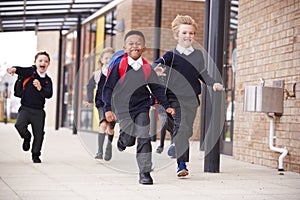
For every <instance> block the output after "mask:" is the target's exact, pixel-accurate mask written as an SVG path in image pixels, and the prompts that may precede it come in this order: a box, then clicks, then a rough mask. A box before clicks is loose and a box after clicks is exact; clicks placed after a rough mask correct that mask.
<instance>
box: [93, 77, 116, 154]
mask: <svg viewBox="0 0 300 200" xmlns="http://www.w3.org/2000/svg"><path fill="white" fill-rule="evenodd" d="M105 81H106V76H105V75H104V74H103V72H101V75H100V78H99V81H98V85H97V91H96V95H95V106H96V108H97V110H98V114H99V125H100V124H101V123H102V121H104V120H106V119H105V112H104V102H103V101H102V91H103V86H104V83H105ZM115 125H116V122H115V121H114V122H109V123H108V126H109V127H110V128H111V129H114V128H115ZM107 137H108V142H107V146H106V152H105V157H104V159H105V160H110V159H111V155H112V150H111V148H112V147H111V144H112V141H113V137H114V136H113V135H110V134H108V135H107ZM104 140H105V132H104V133H102V132H99V133H98V152H97V156H96V157H98V158H102V155H103V143H104Z"/></svg>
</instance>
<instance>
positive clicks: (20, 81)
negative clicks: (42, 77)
mask: <svg viewBox="0 0 300 200" xmlns="http://www.w3.org/2000/svg"><path fill="white" fill-rule="evenodd" d="M35 74H36V72H34V73H33V75H32V76H29V77H27V78H24V77H23V76H20V75H18V78H17V80H16V82H15V85H14V95H15V96H16V97H20V98H21V97H22V94H23V91H24V89H25V86H26V84H27V83H28V81H29V80H30V79H31V78H34V75H35Z"/></svg>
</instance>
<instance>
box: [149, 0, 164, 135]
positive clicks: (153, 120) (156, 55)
mask: <svg viewBox="0 0 300 200" xmlns="http://www.w3.org/2000/svg"><path fill="white" fill-rule="evenodd" d="M161 6H162V2H161V0H156V2H155V8H156V9H155V21H154V26H155V28H154V48H153V60H156V59H157V58H159V56H160V28H161ZM155 109H156V108H155ZM155 109H151V110H150V117H151V118H150V119H151V121H150V135H151V140H152V141H156V130H157V121H156V110H155Z"/></svg>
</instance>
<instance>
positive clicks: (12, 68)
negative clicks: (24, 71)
mask: <svg viewBox="0 0 300 200" xmlns="http://www.w3.org/2000/svg"><path fill="white" fill-rule="evenodd" d="M6 71H7V73H9V74H11V75H14V74H15V73H16V71H17V69H16V68H15V67H11V68H7V69H6Z"/></svg>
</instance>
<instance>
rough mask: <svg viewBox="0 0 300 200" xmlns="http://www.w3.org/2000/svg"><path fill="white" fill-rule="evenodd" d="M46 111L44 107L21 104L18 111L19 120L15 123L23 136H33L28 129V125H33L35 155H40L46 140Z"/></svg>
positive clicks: (33, 149) (24, 137)
mask: <svg viewBox="0 0 300 200" xmlns="http://www.w3.org/2000/svg"><path fill="white" fill-rule="evenodd" d="M45 117H46V113H45V111H44V110H43V109H33V108H29V107H25V106H21V107H20V108H19V111H18V116H17V121H16V124H15V127H16V129H17V130H18V132H19V134H20V136H21V138H23V139H28V138H31V133H30V131H29V130H28V125H29V124H30V125H31V128H32V134H33V143H32V148H31V152H32V154H34V155H37V156H40V155H41V149H42V144H43V140H44V135H45V132H44V126H45Z"/></svg>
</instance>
